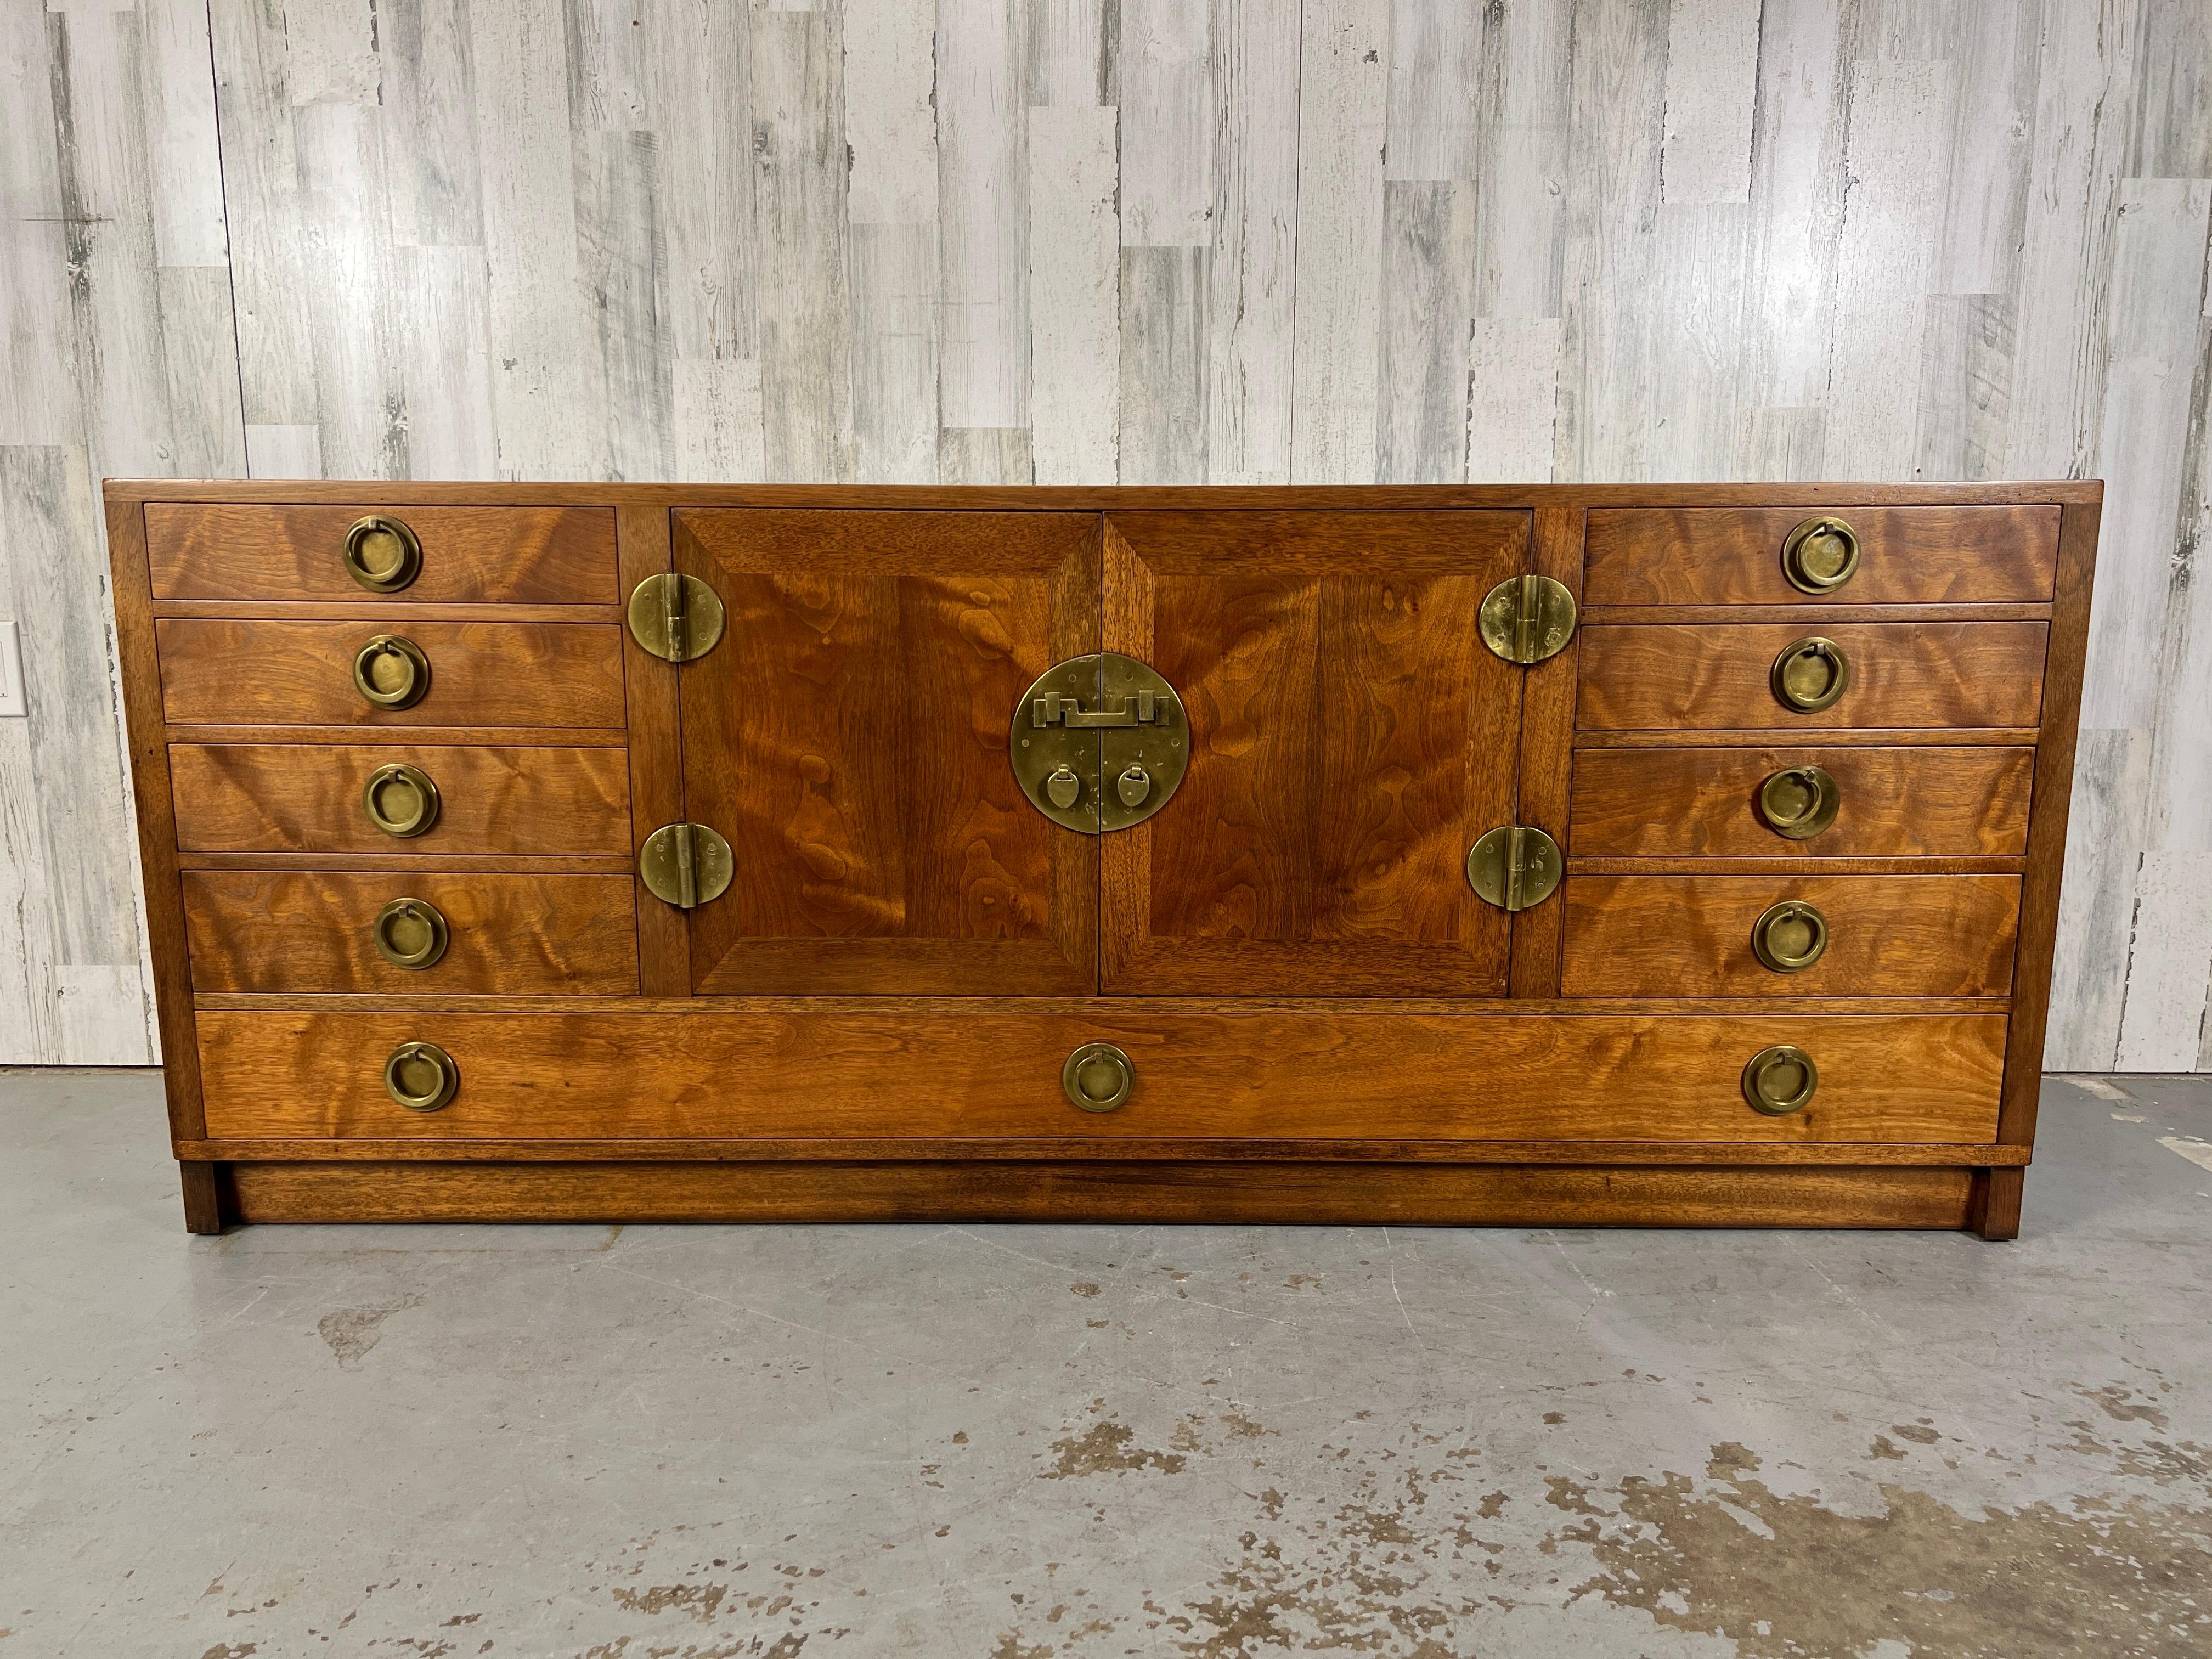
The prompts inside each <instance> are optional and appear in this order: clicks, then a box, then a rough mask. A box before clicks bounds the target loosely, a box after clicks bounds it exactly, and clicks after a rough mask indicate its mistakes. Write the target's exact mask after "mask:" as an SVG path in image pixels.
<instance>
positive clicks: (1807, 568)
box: [1782, 518, 1859, 593]
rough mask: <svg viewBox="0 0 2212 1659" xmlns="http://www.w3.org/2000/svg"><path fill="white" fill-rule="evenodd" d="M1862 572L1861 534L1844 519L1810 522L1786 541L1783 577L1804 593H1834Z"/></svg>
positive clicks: (1813, 520) (1798, 528)
mask: <svg viewBox="0 0 2212 1659" xmlns="http://www.w3.org/2000/svg"><path fill="white" fill-rule="evenodd" d="M1858 568H1859V538H1858V532H1857V531H1855V530H1853V529H1852V528H1851V527H1850V526H1849V525H1848V524H1845V523H1844V521H1843V520H1841V519H1832V518H1820V519H1808V520H1805V522H1804V523H1802V524H1801V525H1799V526H1797V527H1796V529H1795V530H1793V531H1791V532H1790V534H1789V535H1788V536H1787V537H1786V538H1784V540H1783V543H1782V574H1784V575H1785V576H1787V577H1788V578H1789V579H1790V586H1792V587H1794V588H1796V589H1797V590H1798V591H1799V592H1804V593H1832V592H1835V591H1836V590H1837V589H1838V588H1839V587H1841V586H1843V585H1844V583H1845V582H1847V581H1849V580H1850V579H1851V578H1852V577H1853V576H1854V575H1855V574H1857V572H1858Z"/></svg>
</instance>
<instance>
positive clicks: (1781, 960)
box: [1751, 899, 1828, 974]
mask: <svg viewBox="0 0 2212 1659" xmlns="http://www.w3.org/2000/svg"><path fill="white" fill-rule="evenodd" d="M1751 948H1752V950H1753V951H1755V952H1756V953H1757V954H1758V957H1759V960H1760V961H1761V962H1763V963H1765V964H1766V965H1767V966H1768V967H1769V968H1771V969H1773V970H1774V971H1775V972H1776V973H1778V974H1802V973H1803V972H1804V971H1805V970H1806V969H1808V968H1810V967H1811V966H1812V965H1813V964H1814V963H1816V962H1818V961H1819V960H1820V953H1821V952H1822V951H1825V950H1826V949H1827V948H1828V919H1827V918H1826V916H1824V915H1821V914H1820V911H1819V910H1817V909H1815V908H1814V907H1813V906H1811V905H1809V904H1808V903H1806V902H1804V901H1803V900H1802V899H1784V900H1783V901H1782V902H1781V903H1779V904H1775V905H1770V906H1768V907H1767V909H1766V912H1765V915H1761V916H1760V917H1759V920H1758V921H1754V922H1753V923H1752V924H1751Z"/></svg>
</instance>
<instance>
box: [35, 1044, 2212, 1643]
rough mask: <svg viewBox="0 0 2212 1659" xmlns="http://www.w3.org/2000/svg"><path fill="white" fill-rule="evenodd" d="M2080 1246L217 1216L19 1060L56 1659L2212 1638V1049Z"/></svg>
mask: <svg viewBox="0 0 2212 1659" xmlns="http://www.w3.org/2000/svg"><path fill="white" fill-rule="evenodd" d="M2043 1118H2044V1133H2043V1144H2042V1147H2041V1150H2040V1157H2039V1160H2038V1162H2037V1164H2036V1165H2035V1167H2034V1169H2033V1170H2031V1171H2030V1173H2029V1176H2028V1182H2027V1220H2026V1231H2025V1234H2024V1237H2022V1238H2021V1242H2019V1243H2015V1244H2011V1245H1990V1244H1984V1243H1979V1242H1978V1241H1976V1240H1974V1239H1972V1238H1969V1237H1961V1236H1956V1235H1949V1234H1844V1233H1796V1234H1784V1233H1772V1232H1753V1233H1715V1232H1708V1233H1653V1232H1589V1231H1518V1230H1515V1231H1465V1232H1457V1231H1439V1230H1416V1231H1399V1230H1395V1229H1392V1230H1388V1231H1384V1230H1379V1229H1377V1230H1362V1231H1349V1230H1344V1229H1334V1228H1304V1229H1301V1228H1288V1227H1265V1228H1218V1229H1209V1228H1192V1227H1150V1228H1136V1229H1125V1228H1099V1227H1069V1228H1049V1227H1029V1226H1024V1227H783V1228H775V1227H758V1228H749V1227H714V1228H708V1227H698V1228H678V1227H630V1228H611V1227H526V1228H511V1229H499V1228H484V1229H469V1228H462V1227H428V1228H419V1229H399V1228H380V1227H362V1228H289V1229H288V1228H262V1229H249V1230H245V1231H234V1232H232V1233H231V1234H229V1235H228V1236H227V1237H222V1238H219V1239H193V1238H190V1237H186V1236H185V1234H184V1233H183V1232H182V1231H179V1208H178V1201H177V1195H176V1180H175V1176H174V1175H173V1171H172V1170H171V1166H170V1165H169V1164H168V1162H167V1159H166V1158H164V1157H163V1156H162V1134H161V1106H160V1102H159V1097H158V1088H157V1079H156V1078H155V1076H154V1075H153V1074H151V1073H53V1072H49V1073H9V1074H5V1075H0V1147H4V1158H0V1248H4V1265H0V1279H4V1283H5V1291H4V1297H0V1424H4V1425H5V1427H6V1434H5V1437H4V1439H0V1659H15V1656H18V1655H33V1654H36V1655H45V1654H98V1655H102V1656H130V1655H140V1654H143V1655H165V1656H166V1655H179V1656H185V1659H243V1656H246V1655H259V1656H264V1659H278V1656H293V1655H313V1654H325V1653H342V1654H350V1653H361V1654H390V1655H411V1656H416V1659H433V1656H443V1655H477V1654H489V1655H496V1656H501V1659H526V1656H537V1655H547V1656H563V1659H566V1656H580V1655H588V1656H591V1659H616V1656H621V1659H648V1656H652V1659H709V1656H714V1659H731V1656H739V1655H744V1656H756V1655H757V1656H774V1659H793V1656H796V1655H799V1654H800V1653H801V1652H804V1653H805V1655H806V1656H807V1659H828V1656H831V1655H842V1656H855V1659H857V1656H864V1655H878V1654H914V1655H927V1656H951V1659H1047V1656H1070V1655H1080V1656H1093V1655H1097V1656H1105V1655H1127V1654H1138V1655H1147V1656H1150V1655H1158V1656H1184V1655H1206V1656H1226V1655H1245V1656H1252V1659H1257V1656H1261V1655H1265V1654H1275V1653H1284V1652H1304V1651H1331V1650H1346V1651H1359V1652H1366V1653H1375V1654H1400V1655H1412V1656H1419V1659H1448V1656H1473V1655H1481V1656H1515V1659H1518V1656H1552V1655H1559V1656H1568V1655H1571V1656H1576V1659H1612V1656H1632V1655H1633V1656H1719V1655H1744V1656H1759V1659H1766V1656H1797V1655H1817V1656H1845V1655H1850V1656H1865V1659H1906V1656H1911V1655H1924V1656H1946V1659H1948V1656H1962V1655H1963V1656H2005V1659H2023V1656H2040V1655H2047V1654H2082V1655H2095V1656H2099V1659H2113V1656H2126V1655H2152V1654H2155V1655H2182V1654H2190V1655H2197V1656H2203V1655H2205V1654H2207V1653H2212V1388H2208V1386H2207V1383H2208V1376H2212V1146H2207V1144H2206V1143H2207V1142H2212V1079H2193V1080H2185V1079H2148V1078H2124V1079H2112V1080H2100V1079H2087V1080H2075V1081H2065V1080H2057V1079H2054V1080H2053V1081H2052V1082H2051V1085H2049V1086H2048V1087H2047V1088H2046V1090H2045V1104H2044V1111H2043Z"/></svg>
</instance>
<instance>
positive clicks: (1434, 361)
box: [1375, 179, 1475, 483]
mask: <svg viewBox="0 0 2212 1659" xmlns="http://www.w3.org/2000/svg"><path fill="white" fill-rule="evenodd" d="M1474 272H1475V191H1474V186H1472V185H1462V184H1458V183H1455V182H1451V181H1448V180H1447V181H1431V180H1413V179H1407V180H1395V179H1394V180H1391V181H1389V182H1387V183H1385V184H1384V185H1383V321H1382V340H1381V354H1382V361H1381V365H1380V371H1379V374H1380V378H1379V381H1378V384H1377V387H1376V395H1377V398H1378V399H1379V401H1380V404H1381V407H1380V409H1379V410H1377V411H1376V434H1375V447H1376V453H1375V477H1376V482H1377V483H1456V482H1458V480H1459V478H1460V477H1461V476H1462V474H1463V473H1464V472H1465V471H1466V470H1467V450H1466V444H1467V421H1468V376H1467V363H1468V356H1467V349H1468V331H1469V329H1470V327H1471V325H1473V323H1474Z"/></svg>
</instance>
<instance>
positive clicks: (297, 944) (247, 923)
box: [183, 870, 637, 996]
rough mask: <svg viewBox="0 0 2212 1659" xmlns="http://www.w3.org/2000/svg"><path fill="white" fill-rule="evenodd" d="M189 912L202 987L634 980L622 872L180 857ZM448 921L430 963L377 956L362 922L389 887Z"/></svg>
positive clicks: (534, 989) (369, 921) (630, 897)
mask: <svg viewBox="0 0 2212 1659" xmlns="http://www.w3.org/2000/svg"><path fill="white" fill-rule="evenodd" d="M183 881H184V889H185V931H186V934H187V937H188V938H189V939H190V942H191V961H192V986H193V988H194V989H195V990H200V991H285V992H297V993H303V994H320V993H324V992H352V991H360V992H377V993H381V994H386V995H392V994H423V995H431V994H446V995H449V996H464V995H469V996H475V995H485V996H496V995H516V996H549V995H554V994H564V995H571V996H628V995H634V994H635V993H636V991H637V901H636V891H637V889H636V884H635V881H634V880H633V879H632V878H630V877H629V876H508V875H498V876H478V875H471V876H447V875H423V874H410V875H389V876H386V875H358V874H355V875H343V874H335V873H330V872H323V871H313V870H285V871H270V870H187V871H186V872H184V876H183ZM403 897H405V898H416V899H422V900H426V901H428V902H429V903H431V904H433V905H435V907H437V909H438V912H439V914H440V915H442V916H443V917H444V919H445V922H446V926H447V945H446V949H445V953H444V955H442V956H441V957H439V958H438V960H437V961H436V962H435V963H433V964H432V965H430V966H429V967H428V968H422V969H406V968H400V967H396V966H394V965H393V964H392V963H390V962H387V961H386V960H385V958H384V957H383V956H381V955H380V953H379V952H378V951H377V948H376V945H375V942H374V938H373V937H372V929H373V927H374V922H375V921H376V917H377V913H378V912H379V911H380V910H381V909H382V908H384V907H385V906H386V904H387V903H389V902H392V900H394V899H398V898H403Z"/></svg>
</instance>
